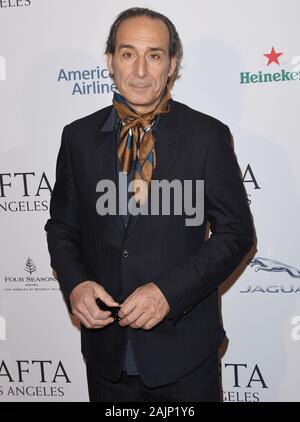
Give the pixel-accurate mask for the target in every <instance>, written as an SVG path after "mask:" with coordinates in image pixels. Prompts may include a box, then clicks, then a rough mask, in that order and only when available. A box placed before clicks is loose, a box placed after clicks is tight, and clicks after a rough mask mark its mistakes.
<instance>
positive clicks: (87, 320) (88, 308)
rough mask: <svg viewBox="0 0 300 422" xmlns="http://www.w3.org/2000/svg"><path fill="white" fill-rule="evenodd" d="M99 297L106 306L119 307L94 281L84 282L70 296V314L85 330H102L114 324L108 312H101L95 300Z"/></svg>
mask: <svg viewBox="0 0 300 422" xmlns="http://www.w3.org/2000/svg"><path fill="white" fill-rule="evenodd" d="M96 297H99V298H100V299H101V300H103V302H105V303H106V304H107V305H108V306H119V303H117V302H116V301H115V300H114V299H113V298H112V297H111V296H110V295H109V294H108V293H107V292H106V291H105V290H104V288H103V287H102V286H100V285H99V284H98V283H96V282H95V281H90V280H88V281H84V282H82V283H80V284H78V286H76V287H75V288H74V289H73V290H72V292H71V294H70V302H71V306H72V313H73V314H74V315H76V316H77V317H78V318H79V320H80V322H81V323H82V324H83V325H84V326H85V327H86V328H103V327H105V326H106V325H108V324H111V323H112V322H114V319H113V318H112V317H111V312H110V311H101V310H100V309H99V307H98V306H97V304H96V302H95V299H96Z"/></svg>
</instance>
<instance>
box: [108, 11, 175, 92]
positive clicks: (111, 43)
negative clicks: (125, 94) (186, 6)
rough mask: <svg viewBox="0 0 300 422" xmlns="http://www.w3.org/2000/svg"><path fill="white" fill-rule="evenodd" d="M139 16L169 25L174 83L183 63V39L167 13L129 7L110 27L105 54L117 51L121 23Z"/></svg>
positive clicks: (172, 81)
mask: <svg viewBox="0 0 300 422" xmlns="http://www.w3.org/2000/svg"><path fill="white" fill-rule="evenodd" d="M138 16H146V17H148V18H151V19H159V20H161V21H162V22H164V23H165V25H166V26H167V28H168V30H169V35H170V41H169V57H170V58H173V57H175V58H176V68H175V72H174V74H173V76H172V78H171V81H169V83H171V85H173V83H174V82H175V80H176V79H178V78H179V69H180V63H181V60H182V55H183V51H182V44H181V40H180V38H179V35H178V32H177V30H176V28H175V25H174V24H173V23H172V22H171V21H170V19H169V18H167V17H166V16H165V15H162V14H161V13H159V12H155V11H154V10H151V9H147V8H145V7H132V8H130V9H127V10H124V11H123V12H121V13H120V14H119V15H118V16H117V18H116V20H115V21H114V23H113V24H112V26H111V28H110V31H109V35H108V38H107V41H106V49H105V54H114V53H115V49H116V34H117V31H118V28H119V26H120V24H121V23H122V22H123V21H124V20H126V19H130V18H135V17H138Z"/></svg>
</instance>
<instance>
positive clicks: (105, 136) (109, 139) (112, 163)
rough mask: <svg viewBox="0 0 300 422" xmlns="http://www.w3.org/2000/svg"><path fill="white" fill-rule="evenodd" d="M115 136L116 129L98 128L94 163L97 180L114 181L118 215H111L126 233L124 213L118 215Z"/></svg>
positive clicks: (93, 151) (93, 154)
mask: <svg viewBox="0 0 300 422" xmlns="http://www.w3.org/2000/svg"><path fill="white" fill-rule="evenodd" d="M115 136H116V132H115V131H114V130H107V131H105V130H101V131H100V130H98V131H97V133H96V134H95V138H94V143H93V147H92V150H91V154H92V163H93V167H94V170H95V173H96V175H97V182H98V181H100V180H103V179H107V180H111V181H113V182H114V184H115V187H116V193H117V200H116V207H117V209H116V212H117V214H116V215H111V218H112V219H113V221H114V222H115V223H116V225H117V226H118V228H119V229H120V230H121V232H122V233H123V234H124V233H125V225H124V222H123V217H122V215H118V209H119V201H118V198H119V195H118V180H117V169H116V166H117V163H116V150H115V145H116V143H115Z"/></svg>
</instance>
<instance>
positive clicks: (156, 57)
mask: <svg viewBox="0 0 300 422" xmlns="http://www.w3.org/2000/svg"><path fill="white" fill-rule="evenodd" d="M150 57H151V59H152V60H159V59H160V56H159V55H158V54H151V56H150Z"/></svg>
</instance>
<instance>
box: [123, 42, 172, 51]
mask: <svg viewBox="0 0 300 422" xmlns="http://www.w3.org/2000/svg"><path fill="white" fill-rule="evenodd" d="M122 48H131V49H133V50H134V49H135V47H134V45H131V44H120V45H119V50H121V49H122ZM147 50H149V51H161V52H162V53H165V52H166V50H165V49H164V48H162V47H148V48H147Z"/></svg>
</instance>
